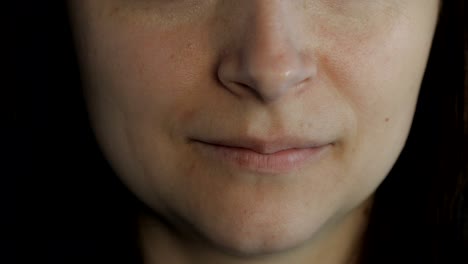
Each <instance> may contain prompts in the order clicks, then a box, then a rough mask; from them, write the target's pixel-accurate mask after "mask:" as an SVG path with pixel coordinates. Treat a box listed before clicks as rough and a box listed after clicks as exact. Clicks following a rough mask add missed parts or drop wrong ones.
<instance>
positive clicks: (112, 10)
mask: <svg viewBox="0 0 468 264" xmlns="http://www.w3.org/2000/svg"><path fill="white" fill-rule="evenodd" d="M119 11H120V7H118V6H115V7H113V8H112V9H111V11H110V12H109V16H111V17H112V16H114V15H115V14H117V13H118V12H119Z"/></svg>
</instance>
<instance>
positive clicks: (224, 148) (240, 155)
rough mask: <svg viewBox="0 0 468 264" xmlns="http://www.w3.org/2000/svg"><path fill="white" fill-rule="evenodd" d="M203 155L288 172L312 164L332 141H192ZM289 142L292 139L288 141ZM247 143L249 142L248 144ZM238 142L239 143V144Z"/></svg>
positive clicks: (265, 170) (239, 165)
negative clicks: (322, 142) (306, 142)
mask: <svg viewBox="0 0 468 264" xmlns="http://www.w3.org/2000/svg"><path fill="white" fill-rule="evenodd" d="M193 142H194V143H195V145H196V146H197V149H198V150H199V151H200V152H201V154H203V156H204V157H206V158H208V159H210V160H211V161H213V162H215V164H217V165H219V164H224V165H226V166H230V167H233V168H236V169H243V170H248V171H252V172H258V173H267V174H279V173H282V174H284V173H288V172H292V171H295V170H298V169H300V168H302V167H303V166H304V165H305V164H308V163H313V162H315V161H317V160H319V159H320V157H321V156H323V154H324V153H325V152H326V150H328V149H329V148H330V147H331V146H332V145H333V144H332V143H327V144H292V143H284V142H286V141H282V142H283V143H284V144H283V143H279V142H278V143H275V144H256V143H254V144H250V143H251V142H250V143H245V142H246V141H242V142H240V141H237V142H236V141H231V142H230V143H229V142H223V143H220V142H219V141H215V142H209V141H208V142H207V141H199V140H194V141H193ZM291 142H292V141H291ZM249 144H250V145H249ZM240 145H241V146H240Z"/></svg>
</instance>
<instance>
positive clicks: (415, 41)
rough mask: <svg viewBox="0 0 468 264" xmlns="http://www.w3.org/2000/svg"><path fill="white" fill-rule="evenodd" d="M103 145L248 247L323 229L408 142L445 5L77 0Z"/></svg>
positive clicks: (178, 205)
mask: <svg viewBox="0 0 468 264" xmlns="http://www.w3.org/2000/svg"><path fill="white" fill-rule="evenodd" d="M71 12H72V13H73V17H74V22H75V23H74V24H75V29H76V36H77V37H78V38H77V43H78V44H79V54H80V59H81V64H82V69H83V76H84V80H85V94H86V98H87V102H88V109H89V112H90V116H91V119H92V126H93V128H94V130H95V132H96V136H97V138H98V142H99V143H100V145H101V146H102V148H103V150H104V153H105V155H106V157H107V158H108V159H109V161H110V162H111V164H112V166H113V168H114V169H115V171H116V173H117V174H118V176H119V177H120V178H121V179H122V180H123V181H124V183H125V184H126V185H127V186H128V187H129V188H130V189H131V190H132V191H133V192H134V193H135V194H136V195H137V196H138V197H139V198H140V199H141V200H142V201H143V202H145V203H146V204H147V205H149V207H150V208H152V209H153V210H154V211H155V212H156V213H157V214H158V215H159V216H160V217H161V218H164V219H165V220H166V221H169V222H171V223H172V224H174V225H175V226H177V227H180V228H181V229H182V228H187V227H188V228H190V229H194V230H195V231H196V232H197V233H198V234H199V235H201V236H202V237H204V238H206V239H208V240H209V241H211V242H213V243H214V244H215V245H218V246H220V247H222V248H225V249H227V250H231V251H233V252H236V253H239V254H255V253H257V252H273V251H277V250H282V249H287V248H291V247H294V246H297V245H300V244H301V243H304V242H305V241H310V240H313V239H314V238H317V237H318V236H319V234H321V233H323V232H326V230H328V229H330V228H331V227H332V226H333V225H334V224H335V223H338V222H340V221H341V220H343V219H344V218H345V216H346V215H347V214H348V213H350V212H352V211H353V209H355V208H357V207H358V206H359V205H361V204H362V203H363V202H364V201H365V200H366V199H367V198H369V197H370V196H371V194H372V193H373V192H374V191H375V189H376V188H377V186H378V185H379V184H380V183H381V181H382V180H383V179H384V178H385V176H386V175H387V173H388V172H389V170H390V169H391V167H392V165H393V164H394V162H395V161H396V159H397V157H398V155H399V153H400V151H401V149H402V147H403V145H404V143H405V140H406V138H407V134H408V131H409V128H410V126H411V122H412V117H413V112H414V108H415V104H416V100H417V96H418V92H419V88H420V83H421V80H422V77H423V73H424V70H425V66H426V62H427V57H428V53H429V50H430V46H431V41H432V37H433V32H434V28H435V25H436V20H437V14H438V1H437V0H411V1H403V0H375V1H365V0H300V1H299V0H298V1H296V0H293V1H281V0H236V1H220V0H174V1H170V0H136V1H130V0H100V1H95V0H77V1H72V3H71Z"/></svg>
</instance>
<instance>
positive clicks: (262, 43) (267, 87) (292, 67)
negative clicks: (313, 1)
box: [217, 0, 317, 103]
mask: <svg viewBox="0 0 468 264" xmlns="http://www.w3.org/2000/svg"><path fill="white" fill-rule="evenodd" d="M247 2H249V1H247ZM291 2H294V1H282V0H251V1H250V5H249V10H247V11H246V13H247V15H245V16H246V17H247V18H246V19H245V20H244V21H245V22H244V23H242V26H240V27H237V29H238V32H231V33H229V34H230V35H231V36H234V37H235V38H237V39H236V40H234V41H233V42H234V43H238V44H237V45H234V47H231V48H230V49H229V51H228V52H226V53H225V54H224V57H223V58H222V59H221V62H220V64H219V67H218V73H217V74H218V78H219V80H220V81H221V83H222V84H223V86H224V87H225V88H226V89H228V90H229V91H230V92H232V93H233V94H235V95H237V96H239V97H243V98H244V97H248V96H254V97H256V98H257V99H259V100H261V101H262V102H265V103H271V102H274V101H277V100H279V99H281V98H283V97H285V96H286V95H288V94H290V93H295V92H299V91H301V90H303V89H307V87H308V85H307V84H306V83H307V82H308V81H310V80H311V79H312V78H314V77H315V75H316V73H317V67H316V64H315V63H314V61H313V59H312V58H311V56H309V55H308V54H307V53H306V52H305V51H304V50H303V49H304V42H303V39H304V37H303V36H301V34H300V33H299V32H300V31H301V30H300V27H301V26H304V25H301V23H299V22H298V19H297V14H294V8H293V6H292V5H291ZM244 11H245V9H244ZM249 11H250V12H249ZM234 28H236V27H234Z"/></svg>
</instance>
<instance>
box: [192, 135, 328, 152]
mask: <svg viewBox="0 0 468 264" xmlns="http://www.w3.org/2000/svg"><path fill="white" fill-rule="evenodd" d="M195 141H198V142H201V143H205V144H210V145H218V146H223V147H231V148H244V149H248V150H252V151H254V152H257V153H259V154H264V155H266V154H273V153H276V152H279V151H283V150H288V149H305V148H317V147H320V146H324V145H326V143H321V142H318V141H313V140H307V139H304V138H299V137H282V138H277V139H271V140H265V139H258V138H251V137H231V138H224V139H203V140H195Z"/></svg>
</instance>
